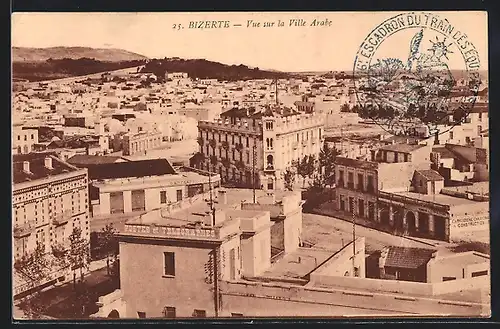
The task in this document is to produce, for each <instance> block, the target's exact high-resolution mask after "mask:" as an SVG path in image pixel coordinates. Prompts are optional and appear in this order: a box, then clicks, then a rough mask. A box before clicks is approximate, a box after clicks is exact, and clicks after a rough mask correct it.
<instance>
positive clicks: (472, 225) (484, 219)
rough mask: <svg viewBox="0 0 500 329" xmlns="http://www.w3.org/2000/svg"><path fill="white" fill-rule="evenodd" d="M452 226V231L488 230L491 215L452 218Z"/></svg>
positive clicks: (482, 214)
mask: <svg viewBox="0 0 500 329" xmlns="http://www.w3.org/2000/svg"><path fill="white" fill-rule="evenodd" d="M450 224H451V225H450V229H451V230H458V231H463V230H480V229H488V224H489V213H481V214H475V215H463V216H458V217H452V218H451V222H450Z"/></svg>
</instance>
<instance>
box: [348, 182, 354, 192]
mask: <svg viewBox="0 0 500 329" xmlns="http://www.w3.org/2000/svg"><path fill="white" fill-rule="evenodd" d="M347 188H348V189H351V190H354V182H347Z"/></svg>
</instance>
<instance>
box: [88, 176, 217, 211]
mask: <svg viewBox="0 0 500 329" xmlns="http://www.w3.org/2000/svg"><path fill="white" fill-rule="evenodd" d="M208 175H209V173H202V174H197V173H195V172H188V173H186V172H184V173H179V174H171V175H161V176H145V177H124V178H116V179H105V180H98V181H94V182H92V187H93V188H94V189H95V190H97V193H98V199H96V200H92V215H93V216H109V215H111V214H123V213H131V212H136V211H150V210H153V209H158V208H161V207H166V206H167V205H168V204H172V203H176V202H179V201H182V200H184V199H187V198H190V197H193V196H195V195H198V194H203V193H206V192H208V191H209V190H210V186H209V182H210V184H211V188H212V189H214V188H217V187H218V186H219V185H220V177H219V175H216V174H212V176H211V177H210V178H209V177H208Z"/></svg>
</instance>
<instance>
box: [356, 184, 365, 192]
mask: <svg viewBox="0 0 500 329" xmlns="http://www.w3.org/2000/svg"><path fill="white" fill-rule="evenodd" d="M356 189H357V190H358V191H361V192H363V191H364V186H363V184H358V185H357V186H356Z"/></svg>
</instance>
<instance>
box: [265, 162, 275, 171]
mask: <svg viewBox="0 0 500 329" xmlns="http://www.w3.org/2000/svg"><path fill="white" fill-rule="evenodd" d="M273 171H274V165H272V164H268V165H267V166H266V168H264V172H273Z"/></svg>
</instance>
